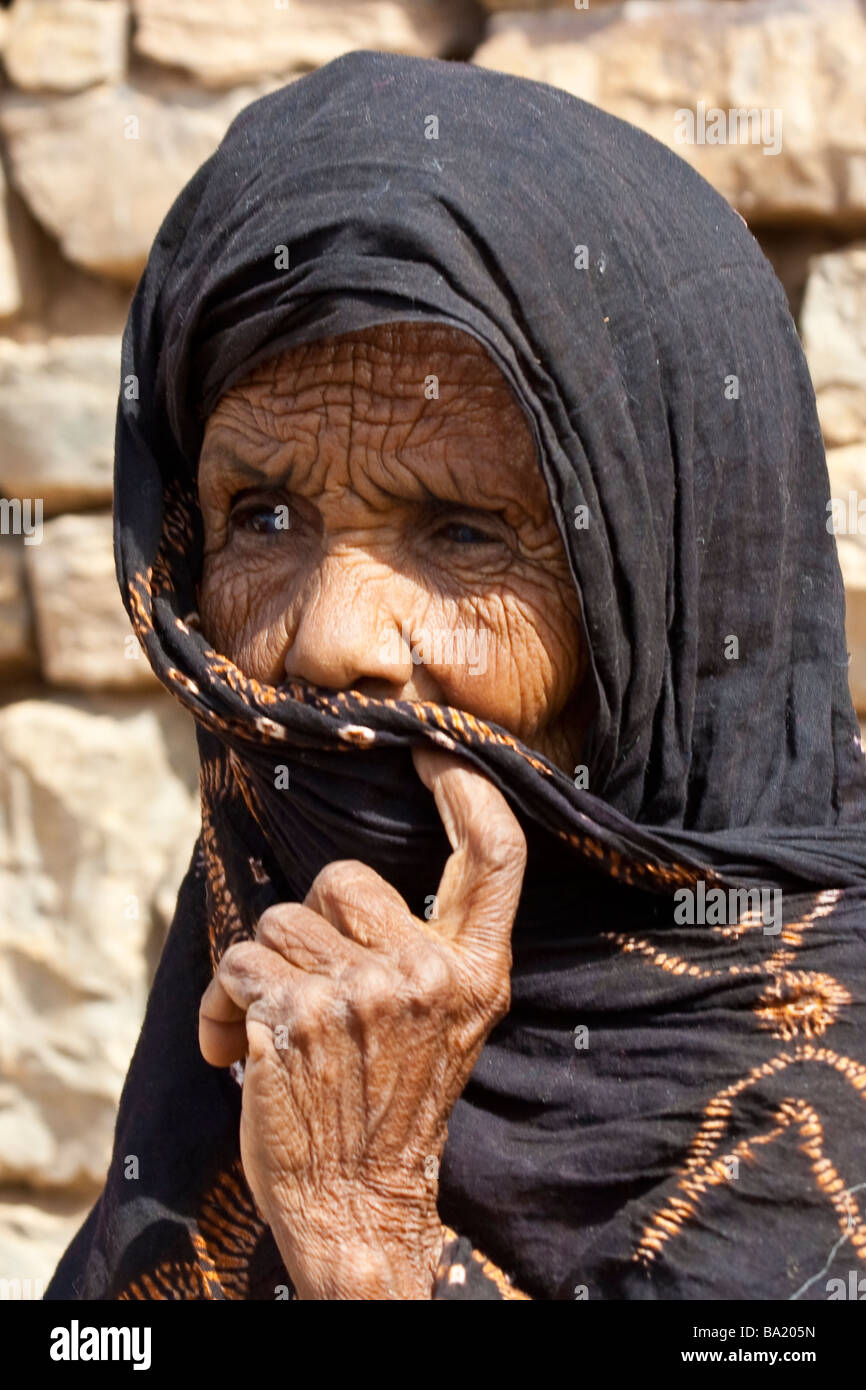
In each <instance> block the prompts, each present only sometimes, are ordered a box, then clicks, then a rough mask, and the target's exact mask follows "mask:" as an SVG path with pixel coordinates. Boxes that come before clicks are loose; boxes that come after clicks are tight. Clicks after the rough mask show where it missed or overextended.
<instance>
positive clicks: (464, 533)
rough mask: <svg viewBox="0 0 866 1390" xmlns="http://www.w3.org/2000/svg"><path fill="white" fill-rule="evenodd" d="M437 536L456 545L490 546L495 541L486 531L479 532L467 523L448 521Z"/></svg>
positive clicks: (475, 527)
mask: <svg viewBox="0 0 866 1390" xmlns="http://www.w3.org/2000/svg"><path fill="white" fill-rule="evenodd" d="M439 534H440V535H441V536H445V538H446V539H447V540H449V541H453V542H454V543H455V544H456V545H490V544H491V543H495V541H496V537H495V536H490V535H488V534H487V532H486V531H479V529H478V527H477V526H470V525H469V522H468V521H449V523H448V525H447V526H443V527H442V530H441V531H440V532H439Z"/></svg>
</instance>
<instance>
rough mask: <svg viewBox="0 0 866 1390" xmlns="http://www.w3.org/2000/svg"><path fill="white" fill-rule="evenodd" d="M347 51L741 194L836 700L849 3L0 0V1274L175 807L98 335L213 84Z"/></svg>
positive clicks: (55, 1245)
mask: <svg viewBox="0 0 866 1390" xmlns="http://www.w3.org/2000/svg"><path fill="white" fill-rule="evenodd" d="M353 48H379V49H388V50H393V51H398V52H402V53H411V54H422V55H432V56H440V57H448V58H453V59H455V60H462V61H471V62H474V63H477V64H480V65H483V66H489V67H495V68H499V69H503V70H505V71H508V72H513V73H519V74H522V75H525V76H528V77H533V78H537V79H541V80H543V81H547V82H552V83H555V84H557V85H559V86H561V87H564V88H566V89H567V90H568V91H571V92H574V93H575V94H577V95H578V96H581V97H584V98H587V99H588V100H591V101H594V102H596V103H598V104H599V105H601V106H603V107H605V108H607V109H608V110H610V111H612V112H614V113H615V114H617V115H620V116H623V117H625V118H626V119H628V120H630V121H633V122H635V123H636V124H637V125H640V126H642V127H644V128H645V129H647V130H649V131H650V132H651V133H652V134H654V135H656V136H657V137H658V138H660V139H661V140H664V141H665V142H667V143H668V144H670V145H671V146H672V147H673V148H675V149H677V151H678V152H679V153H680V154H681V155H683V156H684V157H685V158H686V159H688V160H689V161H690V162H692V163H693V164H694V165H695V166H696V167H697V168H698V169H699V170H700V171H701V172H702V173H703V174H704V175H705V176H706V177H707V178H708V179H710V181H711V182H713V183H714V184H715V185H716V186H717V187H718V188H719V189H720V190H721V191H722V192H723V193H724V194H725V195H726V196H727V197H728V198H729V199H730V200H731V201H732V202H733V203H734V205H735V206H736V207H737V208H738V209H739V211H740V212H741V213H742V214H743V216H744V217H745V218H746V219H747V221H748V222H749V225H750V226H751V228H752V230H753V231H754V233H755V234H756V236H758V238H759V239H760V241H761V243H762V245H763V246H764V249H765V251H766V252H767V254H768V255H769V257H770V258H771V260H772V261H773V263H774V265H775V267H776V270H777V273H778V274H779V276H780V278H781V280H782V282H783V284H784V285H785V287H786V290H787V292H788V295H789V298H790V302H791V306H792V311H793V313H794V315H795V318H796V320H797V323H798V326H799V328H800V331H801V334H802V338H803V342H804V346H805V349H806V353H807V357H808V360H809V365H810V368H811V372H812V376H813V380H814V383H815V389H816V392H817V398H818V408H819V411H820V416H821V422H822V428H823V430H824V434H825V438H826V443H827V446H828V460H829V466H830V474H831V491H832V494H833V496H834V497H837V498H839V499H841V501H842V502H843V503H844V508H843V513H842V515H844V517H845V518H847V523H846V524H845V526H844V531H843V533H842V534H839V535H838V544H839V553H840V558H841V562H842V566H843V571H844V575H845V580H846V588H847V594H848V634H849V647H850V650H851V666H850V679H851V686H852V691H853V694H854V697H855V702H856V704H857V706H858V709H859V710H860V711H861V712H862V713H864V714H866V500H863V501H861V500H860V499H861V498H863V499H866V86H864V82H863V78H862V74H863V72H864V70H866V18H864V12H863V8H862V7H861V5H860V4H859V3H858V0H627V3H613V0H589V3H586V4H584V3H580V2H579V0H574V3H568V4H562V5H551V4H546V3H543V0H542V2H541V3H539V0H534V3H533V0H522V2H521V3H516V0H485V3H484V5H481V4H476V3H474V0H357V2H356V3H354V4H352V3H346V0H245V3H243V4H238V3H236V0H13V3H12V4H11V6H9V7H8V8H5V9H0V57H2V67H3V73H2V77H0V84H2V85H0V161H2V163H0V499H3V501H4V502H8V503H9V504H10V505H9V507H7V508H6V509H5V510H4V511H3V512H2V513H0V523H2V532H3V534H0V1009H2V1031H0V1057H2V1065H0V1275H2V1276H3V1277H6V1278H10V1279H16V1278H17V1279H20V1280H23V1281H25V1284H24V1285H23V1286H22V1291H23V1292H24V1293H25V1294H26V1293H27V1292H30V1293H38V1291H39V1282H38V1281H39V1280H47V1278H48V1277H49V1276H50V1273H51V1271H52V1269H53V1267H54V1264H55V1262H56V1259H57V1256H58V1255H59V1253H60V1252H61V1251H62V1249H63V1248H64V1246H65V1244H66V1242H67V1241H68V1239H69V1237H70V1236H71V1234H72V1233H73V1231H74V1229H75V1228H76V1226H77V1225H78V1223H79V1222H80V1220H81V1219H82V1217H83V1214H84V1212H85V1211H86V1210H87V1207H88V1206H89V1205H90V1203H91V1202H92V1201H93V1199H94V1197H95V1195H96V1193H97V1192H98V1190H99V1186H100V1183H101V1180H102V1178H103V1176H104V1172H105V1167H106V1163H107V1160H108V1155H109V1151H110V1143H111V1134H112V1126H113V1121H114V1114H115V1109H116V1104H117V1099H118V1095H119V1090H120V1086H121V1083H122V1080H123V1077H124V1075H125V1071H126V1067H127V1065H128V1061H129V1057H130V1054H131V1051H132V1048H133V1046H134V1043H135V1039H136V1035H137V1030H138V1027H139V1025H140V1020H141V1015H142V1010H143V1005H144V1001H145V998H146V995H147V990H148V987H149V983H150V980H151V978H152V973H153V969H154V965H155V962H156V959H157V957H158V954H159V950H160V947H161V943H162V940H163V938H164V933H165V929H166V925H167V923H168V921H169V919H170V916H171V912H172V908H173V904H174V897H175V893H176V890H177V885H178V883H179V880H180V877H181V875H182V873H183V871H184V869H185V867H186V864H187V862H188V858H189V854H190V851H191V848H192V845H193V841H194V839H195V835H196V831H197V824H198V808H197V768H196V758H195V750H194V744H193V736H192V727H191V722H190V721H189V719H188V717H187V716H186V715H185V713H184V712H183V711H182V710H180V709H179V708H178V707H177V706H176V705H175V704H174V703H173V702H172V701H171V700H170V699H169V698H168V697H167V696H166V695H165V694H164V693H163V692H162V690H161V688H160V687H159V686H158V684H157V682H156V681H155V679H154V677H153V676H152V673H151V672H150V670H149V667H148V666H147V664H146V662H145V661H144V659H143V658H142V655H141V653H140V650H139V648H138V644H137V642H136V640H135V639H134V638H133V637H132V636H131V633H130V629H129V627H128V624H127V621H126V617H125V613H124V611H123V608H122V605H121V602H120V598H119V595H118V593H117V586H116V581H115V577H114V566H113V558H112V535H111V511H110V508H111V486H112V452H113V438H114V413H115V406H116V393H117V387H118V376H119V342H120V334H121V331H122V328H123V324H124V321H125V317H126V313H127V310H128V306H129V302H130V298H131V295H132V291H133V288H134V285H135V282H136V279H137V277H138V275H139V274H140V272H141V270H142V268H143V266H144V263H145V259H146V256H147V252H148V249H149V247H150V244H151V241H152V238H153V236H154V234H155V232H156V230H157V228H158V226H159V223H160V221H161V219H162V217H163V216H164V214H165V212H166V211H167V210H168V207H169V205H170V203H171V201H172V200H173V198H174V196H175V195H176V193H177V192H178V191H179V190H180V188H181V187H182V186H183V184H184V183H185V182H186V181H187V179H188V178H189V177H190V176H191V175H192V174H193V173H194V171H195V170H196V169H197V168H198V166H199V165H200V164H201V162H202V161H203V160H204V159H205V158H206V157H207V156H208V155H209V154H210V153H211V151H212V150H213V149H214V148H215V146H216V144H217V143H218V141H219V139H220V137H221V135H222V133H223V131H224V130H225V128H226V126H227V125H228V123H229V121H230V120H231V119H232V117H233V116H234V115H235V114H236V112H238V111H239V110H240V109H241V108H242V107H243V106H245V105H246V104H247V103H248V102H249V101H250V100H252V99H254V98H255V97H256V96H258V95H261V94H263V93H265V92H267V91H270V90H273V89H274V88H275V87H277V86H280V85H282V84H283V83H284V82H286V81H288V80H291V79H292V78H293V77H296V76H298V75H300V74H301V73H303V72H305V71H308V70H310V69H311V68H313V67H315V66H317V65H319V64H321V63H324V62H327V61H328V60H330V59H331V58H333V57H336V56H338V55H339V54H340V53H343V52H346V51H349V50H351V49H353ZM700 103H702V104H703V105H702V106H701V105H699V104H700ZM750 108H755V116H754V118H750V120H752V119H754V122H755V123H754V124H749V125H743V126H742V127H741V129H740V131H739V137H730V130H728V136H729V137H730V138H725V139H722V140H719V139H717V138H715V137H716V136H718V134H719V131H720V127H719V125H718V121H717V117H716V114H715V113H721V114H722V115H724V116H726V117H727V113H729V112H730V111H731V110H733V109H737V110H739V109H743V110H747V109H750ZM684 112H685V113H687V114H686V115H685V116H684V114H683V113H684ZM762 112H763V118H762V116H761V113H762ZM688 113H691V116H690V117H689V116H688ZM761 119H763V121H764V124H763V125H761V124H760V121H761ZM689 120H691V121H692V122H693V124H692V125H691V126H689V124H688V121H689ZM714 122H715V124H714ZM776 146H778V148H776ZM671 215H672V216H675V215H676V209H675V208H672V209H671ZM35 499H40V500H41V503H42V509H43V515H42V526H41V528H38V527H37V525H36V513H35V511H33V510H31V505H32V504H35ZM852 501H853V507H852V506H851V503H852ZM19 502H20V503H21V504H22V505H21V510H20V511H19V512H16V511H15V507H16V506H17V504H18V503H19ZM858 508H862V511H863V513H864V515H863V516H862V518H861V517H860V515H859V511H858ZM858 522H859V527H858ZM27 532H29V533H30V534H27ZM28 1279H30V1280H33V1281H35V1282H34V1283H31V1284H30V1285H29V1286H28V1285H27V1284H26V1281H27V1280H28Z"/></svg>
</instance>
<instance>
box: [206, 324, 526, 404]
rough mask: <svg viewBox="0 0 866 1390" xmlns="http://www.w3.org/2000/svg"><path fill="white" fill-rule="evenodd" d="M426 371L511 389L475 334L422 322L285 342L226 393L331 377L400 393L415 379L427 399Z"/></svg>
mask: <svg viewBox="0 0 866 1390" xmlns="http://www.w3.org/2000/svg"><path fill="white" fill-rule="evenodd" d="M437 369H438V370H437ZM431 375H436V376H437V377H443V376H444V382H445V384H446V385H448V384H460V385H462V386H465V387H468V386H478V387H479V388H484V387H488V388H493V389H495V390H497V391H498V392H501V393H507V394H509V395H510V391H509V387H508V384H507V382H506V380H505V378H504V376H503V375H502V372H501V371H500V369H499V367H498V366H497V364H496V363H495V362H494V360H493V358H492V357H491V356H490V355H489V354H488V352H487V350H486V349H485V347H484V346H483V344H482V343H480V342H479V341H478V339H477V338H475V337H474V336H473V335H472V334H471V333H464V332H462V331H461V330H460V329H458V328H452V327H450V326H449V325H447V324H441V323H423V322H403V323H385V324H377V325H375V326H374V327H371V328H365V329H359V330H357V331H355V332H353V333H345V334H341V335H340V336H338V337H329V338H319V339H317V340H315V341H314V342H310V343H304V344H301V345H299V346H297V347H291V348H287V349H286V350H285V351H283V352H280V353H277V354H275V355H274V356H273V357H270V358H267V359H266V360H265V361H263V362H259V363H257V364H256V366H255V367H253V368H252V370H251V371H250V372H249V373H247V375H246V376H244V377H243V378H242V379H241V380H240V381H238V382H237V383H236V384H235V385H234V386H233V387H232V388H231V391H229V392H227V393H226V394H227V395H231V394H232V392H237V393H243V392H245V391H249V390H252V389H255V390H256V392H257V395H260V396H267V395H268V392H269V391H270V392H271V393H273V395H274V396H275V397H279V398H281V397H284V396H285V392H286V386H287V384H288V383H289V382H291V385H292V388H293V390H295V391H297V390H303V389H304V388H305V387H308V386H312V387H315V386H319V385H321V384H323V383H325V382H330V381H333V382H340V381H345V382H347V383H349V382H352V381H358V382H360V383H367V384H369V386H370V387H371V389H379V390H382V389H385V390H387V389H389V388H393V389H394V390H395V391H398V392H400V393H402V392H404V391H406V390H410V391H411V390H413V388H414V389H415V390H417V386H418V382H419V379H420V381H421V383H422V385H424V386H425V388H426V394H427V398H428V399H430V398H433V397H432V392H431V389H430V388H429V386H428V385H427V380H428V378H429V377H430V376H431ZM441 384H442V383H441V382H440V385H441ZM223 399H225V398H223Z"/></svg>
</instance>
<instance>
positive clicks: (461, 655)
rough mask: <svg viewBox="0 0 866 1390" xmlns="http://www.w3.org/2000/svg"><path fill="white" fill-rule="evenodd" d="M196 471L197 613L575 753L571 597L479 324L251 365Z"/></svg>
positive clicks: (208, 628) (341, 343) (328, 345)
mask: <svg viewBox="0 0 866 1390" xmlns="http://www.w3.org/2000/svg"><path fill="white" fill-rule="evenodd" d="M437 392H438V394H437ZM198 485H199V498H200V503H201V510H202V516H203V518H204V527H205V560H204V568H203V573H202V581H201V586H200V591H199V612H200V618H201V628H202V631H203V632H204V634H205V636H206V637H207V638H208V640H209V641H210V642H211V643H212V645H213V646H214V647H216V649H217V650H218V651H221V652H223V653H224V654H225V655H227V656H229V657H230V658H231V659H232V660H233V661H234V662H235V664H236V665H237V666H239V667H240V668H241V670H243V671H244V672H245V673H246V674H247V675H250V676H253V677H255V678H256V679H258V680H260V681H263V682H267V683H268V684H272V685H279V684H282V683H284V682H285V681H286V679H288V678H294V679H301V680H305V681H309V682H312V683H313V684H315V685H319V686H325V687H328V688H330V689H333V690H343V689H355V690H359V691H360V692H361V693H362V694H365V695H368V696H371V697H374V698H397V699H407V700H431V701H435V702H437V703H439V704H447V705H454V706H456V707H457V708H458V709H463V710H467V711H468V712H469V713H470V714H474V715H476V716H477V717H478V718H481V719H485V720H488V721H491V722H493V723H496V724H500V725H502V726H503V727H504V728H505V729H507V730H508V731H509V732H511V733H513V734H515V735H516V736H517V737H518V738H520V739H521V740H522V741H523V742H524V743H525V744H527V745H528V746H529V747H531V748H534V749H537V750H538V751H540V752H542V753H544V754H545V755H546V756H547V757H548V758H549V759H550V760H551V761H552V762H554V763H556V764H558V765H559V766H560V767H562V768H564V769H565V770H566V771H568V772H571V770H572V768H573V767H574V765H575V763H576V762H578V761H579V754H580V747H581V724H582V716H581V705H582V701H581V699H580V697H579V695H578V694H577V693H576V692H577V691H578V687H579V685H580V683H581V677H582V675H583V671H584V665H585V659H584V653H583V651H582V649H581V644H580V641H579V636H578V631H579V629H578V612H579V607H578V600H577V596H576V593H575V591H574V587H573V585H572V582H571V578H570V575H569V569H568V563H567V560H566V557H565V552H564V549H563V545H562V541H561V538H560V535H559V531H558V529H557V526H556V522H555V520H554V517H553V514H552V511H551V506H550V501H549V498H548V494H547V488H546V486H545V483H544V479H543V478H542V476H541V472H540V470H539V467H538V464H537V462H536V457H535V448H534V445H533V442H532V437H531V435H530V432H529V428H528V425H527V422H526V419H525V417H524V415H523V412H522V411H521V409H520V407H519V406H518V404H517V402H516V401H515V399H514V397H513V396H512V394H511V392H510V390H509V388H508V385H507V383H506V382H505V379H504V378H503V376H502V374H501V373H500V371H499V369H498V367H497V366H496V365H495V363H494V362H493V361H492V360H491V359H490V358H489V357H488V355H487V354H486V352H485V351H484V349H483V348H482V347H481V345H480V344H479V343H478V342H477V341H476V340H475V339H474V338H471V337H470V336H469V335H467V334H463V333H459V332H457V331H456V330H451V329H449V328H446V327H445V326H433V325H430V324H418V323H406V324H389V325H385V326H380V327H378V328H375V329H368V330H365V331H364V332H360V333H356V334H352V335H347V336H346V337H342V338H340V339H332V340H323V341H319V342H316V343H312V344H310V345H308V346H305V347H301V348H293V349H292V350H291V351H289V352H286V353H284V354H283V355H282V356H280V357H278V358H275V359H272V360H271V361H269V362H267V363H265V364H262V365H260V366H258V367H257V368H255V370H254V371H253V372H252V373H250V375H249V376H247V377H246V378H245V380H244V381H243V382H242V383H240V384H239V385H237V386H235V387H233V388H232V389H231V390H230V391H228V392H227V393H226V394H225V395H224V396H223V397H222V399H221V400H220V402H219V403H218V405H217V406H216V408H215V410H214V411H213V413H212V414H211V416H210V417H209V419H208V421H207V426H206V430H205V436H204V442H203V445H202V450H201V457H200V463H199V475H198Z"/></svg>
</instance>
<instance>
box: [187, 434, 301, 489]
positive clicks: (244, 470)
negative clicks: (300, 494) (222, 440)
mask: <svg viewBox="0 0 866 1390" xmlns="http://www.w3.org/2000/svg"><path fill="white" fill-rule="evenodd" d="M205 457H206V459H207V462H208V464H214V463H215V464H218V465H219V467H220V469H221V470H222V471H223V472H224V473H225V474H228V475H229V476H230V477H235V478H243V479H245V480H249V481H250V482H253V483H265V484H267V485H268V486H269V487H282V486H284V485H285V483H286V482H287V481H288V479H289V475H290V473H291V471H292V466H291V464H290V463H289V464H286V465H285V467H284V468H283V469H282V470H281V471H280V472H279V473H272V472H271V471H270V470H269V469H268V468H267V466H262V465H261V464H256V463H250V462H249V460H248V459H245V458H243V457H242V456H241V455H240V454H239V453H237V452H236V450H234V449H232V448H231V446H230V445H228V444H212V445H210V447H209V448H208V449H207V450H206V451H205Z"/></svg>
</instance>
